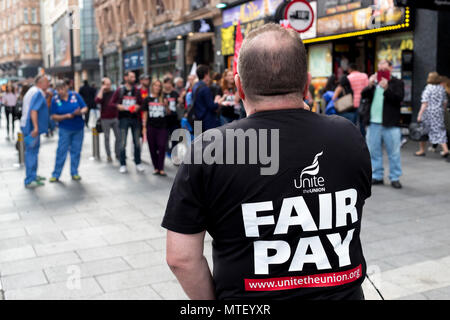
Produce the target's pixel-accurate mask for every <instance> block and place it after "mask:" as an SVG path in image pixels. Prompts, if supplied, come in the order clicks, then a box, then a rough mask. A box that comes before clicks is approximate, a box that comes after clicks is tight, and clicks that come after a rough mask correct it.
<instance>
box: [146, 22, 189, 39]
mask: <svg viewBox="0 0 450 320" xmlns="http://www.w3.org/2000/svg"><path fill="white" fill-rule="evenodd" d="M191 32H194V23H193V22H189V23H185V24H181V25H179V26H176V27H169V26H168V25H167V24H164V25H161V26H160V27H156V28H154V29H153V30H152V32H150V33H149V34H148V37H147V40H148V42H149V43H152V42H153V43H154V42H158V41H165V40H172V39H175V38H176V37H178V36H186V35H188V34H189V33H191Z"/></svg>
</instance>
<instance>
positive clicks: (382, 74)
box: [377, 70, 391, 82]
mask: <svg viewBox="0 0 450 320" xmlns="http://www.w3.org/2000/svg"><path fill="white" fill-rule="evenodd" d="M383 78H384V79H386V80H387V81H389V80H391V72H390V71H389V70H382V71H378V73H377V80H378V82H381V80H382V79H383Z"/></svg>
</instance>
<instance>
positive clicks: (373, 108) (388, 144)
mask: <svg viewBox="0 0 450 320" xmlns="http://www.w3.org/2000/svg"><path fill="white" fill-rule="evenodd" d="M361 95H362V97H363V98H366V99H368V101H369V105H370V107H369V108H368V109H367V112H366V114H365V115H364V116H363V119H364V124H365V125H366V126H367V144H368V146H369V150H370V156H371V160H372V168H373V174H372V184H373V185H381V184H384V166H383V145H384V146H385V148H386V151H387V154H388V158H389V179H390V181H391V185H392V187H394V188H395V189H401V188H402V184H401V183H400V177H401V176H402V163H401V151H400V149H401V145H402V132H401V129H400V109H401V103H402V101H403V98H404V95H405V89H404V83H403V81H402V80H400V79H397V78H396V77H394V76H392V62H391V61H388V60H382V61H380V63H379V65H378V72H377V73H376V74H374V75H372V76H371V77H370V79H369V86H368V87H367V88H365V89H364V90H363V92H362V94H361Z"/></svg>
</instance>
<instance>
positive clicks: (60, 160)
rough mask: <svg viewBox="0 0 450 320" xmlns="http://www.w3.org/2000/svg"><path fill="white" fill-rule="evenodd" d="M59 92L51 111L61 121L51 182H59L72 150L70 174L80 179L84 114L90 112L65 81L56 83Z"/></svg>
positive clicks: (75, 179) (76, 179)
mask: <svg viewBox="0 0 450 320" xmlns="http://www.w3.org/2000/svg"><path fill="white" fill-rule="evenodd" d="M56 90H57V92H58V94H57V95H55V96H54V97H53V99H52V106H51V109H50V113H51V115H52V119H53V120H54V121H57V122H59V140H58V149H57V151H56V162H55V170H54V171H53V174H52V178H51V179H50V182H52V183H53V182H57V181H58V180H59V177H60V176H61V173H62V170H63V168H64V163H65V162H66V158H67V153H69V151H70V175H71V176H72V180H74V181H80V180H81V177H80V175H79V174H78V167H79V165H80V157H81V149H82V146H83V138H84V120H83V117H82V115H84V114H86V113H87V112H88V110H89V109H88V107H87V106H86V103H85V102H84V101H83V98H82V97H81V96H80V95H79V94H78V93H76V92H73V91H70V90H69V87H68V86H67V84H66V83H65V82H64V81H59V82H58V83H57V84H56Z"/></svg>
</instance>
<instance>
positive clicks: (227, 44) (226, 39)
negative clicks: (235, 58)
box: [221, 19, 266, 56]
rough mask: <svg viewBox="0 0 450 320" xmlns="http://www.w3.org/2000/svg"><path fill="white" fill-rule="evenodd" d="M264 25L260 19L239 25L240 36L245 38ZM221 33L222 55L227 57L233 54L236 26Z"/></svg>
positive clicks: (223, 29)
mask: <svg viewBox="0 0 450 320" xmlns="http://www.w3.org/2000/svg"><path fill="white" fill-rule="evenodd" d="M265 23H266V19H260V20H256V21H251V22H248V23H243V24H241V32H242V36H243V37H244V38H245V37H247V36H248V34H249V33H250V32H251V31H252V30H255V29H257V28H259V27H261V26H263V25H264V24H265ZM221 33H222V55H223V56H229V55H233V54H234V45H235V33H236V26H234V25H231V26H229V27H227V28H222V29H221Z"/></svg>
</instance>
